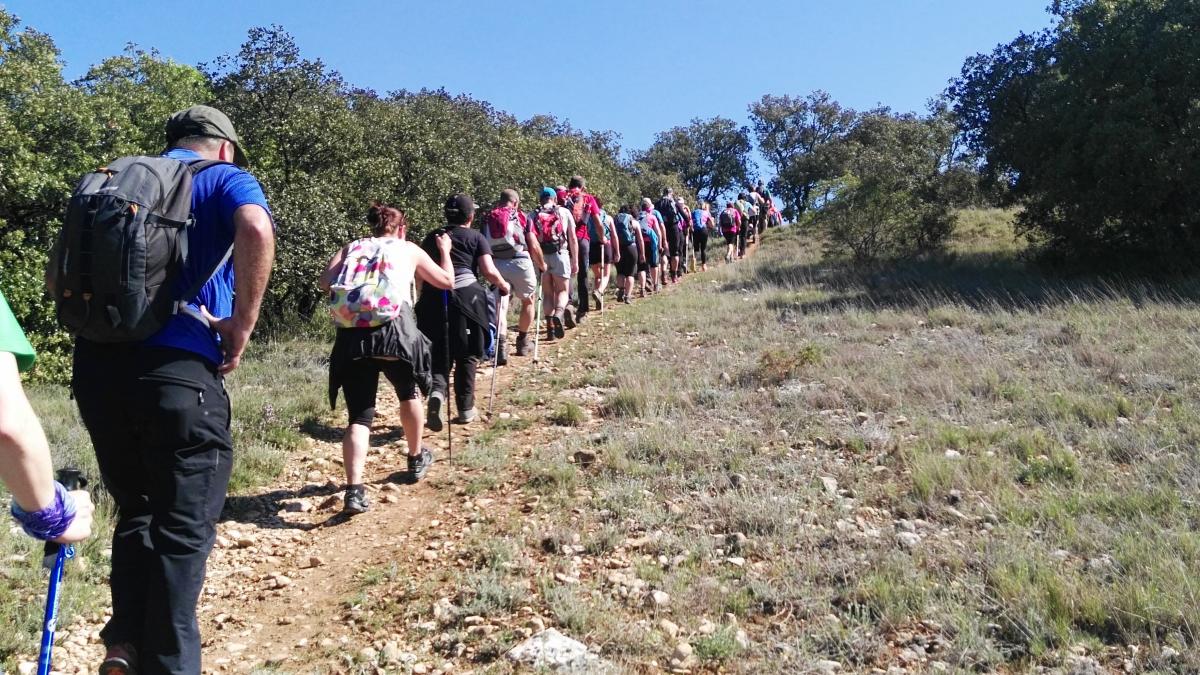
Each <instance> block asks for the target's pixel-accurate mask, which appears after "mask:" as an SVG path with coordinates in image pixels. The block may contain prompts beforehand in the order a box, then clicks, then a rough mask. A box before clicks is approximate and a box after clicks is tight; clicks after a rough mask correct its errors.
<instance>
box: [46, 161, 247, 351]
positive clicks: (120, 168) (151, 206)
mask: <svg viewBox="0 0 1200 675" xmlns="http://www.w3.org/2000/svg"><path fill="white" fill-rule="evenodd" d="M224 163H225V162H218V161H212V160H195V161H191V162H183V161H180V160H178V159H172V158H169V157H123V158H121V159H118V160H117V161H115V162H113V163H111V164H109V165H108V166H106V167H103V168H101V169H98V170H96V171H94V172H92V173H89V174H86V175H84V176H83V178H81V179H80V181H79V184H78V185H77V186H76V187H75V191H74V192H73V193H72V194H71V201H70V202H69V203H68V205H67V213H66V217H65V218H64V220H63V226H62V231H61V232H60V233H59V237H58V242H57V243H56V244H55V246H54V250H53V251H52V252H51V254H50V260H49V269H48V270H47V279H48V280H49V282H50V286H51V288H52V289H53V293H54V300H55V303H56V305H57V311H58V320H59V323H61V324H62V325H63V327H64V328H66V329H67V330H68V331H69V332H71V333H72V334H73V335H77V336H79V337H82V338H86V339H88V340H92V341H94V342H137V341H140V340H144V339H146V338H148V337H150V336H152V335H154V334H155V333H157V332H158V331H159V329H161V328H162V327H163V324H165V323H166V321H167V319H169V318H170V317H171V315H173V314H175V313H176V312H178V311H179V305H180V304H181V301H182V302H186V301H188V300H190V299H191V298H192V297H194V296H195V295H196V294H197V293H199V292H200V288H201V287H203V285H204V284H205V283H206V282H207V281H208V279H209V278H210V277H211V276H212V275H213V274H215V273H216V270H217V269H219V268H220V266H221V265H222V264H224V262H225V260H221V261H220V262H219V263H218V264H217V266H216V268H214V269H213V270H210V271H209V272H208V274H206V275H204V276H202V277H200V278H198V279H197V280H196V282H195V283H194V284H193V288H191V289H188V290H187V292H185V293H184V294H183V295H182V296H180V297H176V296H175V294H174V292H173V291H174V289H175V284H176V281H177V279H178V276H179V272H180V270H181V269H182V268H183V264H184V262H185V261H186V260H187V256H188V251H187V241H188V239H187V237H188V228H190V227H191V226H192V225H193V222H194V221H193V218H192V179H193V178H194V177H195V176H196V174H198V173H200V172H201V171H203V170H205V169H207V168H209V167H211V166H215V165H217V164H224ZM225 259H228V255H226V258H225Z"/></svg>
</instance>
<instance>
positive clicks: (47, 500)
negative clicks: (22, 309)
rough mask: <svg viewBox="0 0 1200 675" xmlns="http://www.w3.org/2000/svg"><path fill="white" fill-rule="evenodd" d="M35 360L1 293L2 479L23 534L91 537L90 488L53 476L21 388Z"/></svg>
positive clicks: (47, 447) (46, 448) (45, 446)
mask: <svg viewBox="0 0 1200 675" xmlns="http://www.w3.org/2000/svg"><path fill="white" fill-rule="evenodd" d="M33 361H34V352H33V347H31V346H30V344H29V340H27V339H25V333H23V332H22V331H21V326H19V325H18V324H17V320H16V318H15V317H13V314H12V310H10V309H9V308H8V302H7V301H6V300H5V299H4V294H3V293H0V480H2V481H3V482H4V486H5V487H6V488H8V491H9V493H11V495H12V503H11V505H10V506H9V512H10V513H12V516H13V518H14V519H15V520H16V521H17V523H19V524H20V525H21V529H23V530H24V531H25V534H28V535H29V536H31V537H33V538H34V539H41V540H43V541H56V542H59V543H61V544H69V543H71V542H76V541H81V540H83V539H86V538H87V537H88V536H90V535H91V533H92V511H93V510H94V507H93V506H92V499H91V497H90V496H89V495H88V493H87V491H86V490H71V491H68V490H67V489H66V488H65V487H63V485H62V483H59V482H58V481H56V480H54V474H53V472H52V468H53V463H52V461H51V458H50V445H49V444H48V443H47V442H46V434H45V432H44V431H42V425H41V424H40V423H39V422H38V419H37V416H36V415H35V414H34V412H33V408H32V407H30V405H29V399H27V398H26V397H25V390H24V389H23V388H22V387H21V375H20V373H22V372H24V371H26V370H29V368H31V367H32V366H33Z"/></svg>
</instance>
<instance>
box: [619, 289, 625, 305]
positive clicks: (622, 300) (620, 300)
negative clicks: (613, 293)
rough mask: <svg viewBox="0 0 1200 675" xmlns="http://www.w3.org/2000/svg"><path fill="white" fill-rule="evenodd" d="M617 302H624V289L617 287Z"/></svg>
mask: <svg viewBox="0 0 1200 675" xmlns="http://www.w3.org/2000/svg"><path fill="white" fill-rule="evenodd" d="M617 302H625V289H623V288H618V289H617Z"/></svg>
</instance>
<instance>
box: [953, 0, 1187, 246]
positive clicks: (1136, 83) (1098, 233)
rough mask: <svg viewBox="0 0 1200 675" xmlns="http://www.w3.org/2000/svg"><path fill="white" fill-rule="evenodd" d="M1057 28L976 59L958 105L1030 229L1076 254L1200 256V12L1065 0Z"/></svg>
mask: <svg viewBox="0 0 1200 675" xmlns="http://www.w3.org/2000/svg"><path fill="white" fill-rule="evenodd" d="M1051 11H1052V12H1053V13H1054V14H1055V15H1056V16H1057V17H1058V23H1057V25H1056V26H1055V27H1053V28H1051V29H1049V30H1046V31H1044V32H1041V33H1037V34H1033V35H1026V34H1022V35H1019V36H1018V37H1016V38H1015V39H1014V40H1012V41H1011V42H1009V43H1007V44H1003V45H1000V46H999V47H997V48H996V49H995V50H994V51H992V52H991V53H990V54H979V55H976V56H974V57H971V58H969V59H968V60H967V61H966V63H965V65H964V66H963V69H962V75H961V77H959V78H958V79H957V80H956V81H955V82H954V83H953V85H952V86H951V88H950V90H949V96H950V97H951V98H952V99H953V101H954V110H955V112H956V113H957V115H958V116H959V118H960V119H961V123H962V126H963V130H964V131H965V133H966V137H967V139H968V141H969V143H970V144H971V147H972V149H974V150H975V151H976V152H977V153H978V154H979V155H980V156H981V157H983V158H984V159H985V162H986V164H985V166H986V170H987V171H988V172H989V173H990V175H992V176H994V177H996V178H998V179H1000V180H1002V181H1004V182H1005V183H1007V185H1008V187H1009V188H1010V190H1011V195H1012V198H1013V199H1014V201H1015V202H1016V203H1017V204H1019V205H1020V206H1021V207H1022V212H1021V214H1020V216H1019V219H1018V222H1019V225H1020V226H1021V228H1022V229H1023V231H1024V232H1025V233H1026V234H1028V235H1029V236H1030V238H1032V239H1034V240H1035V241H1037V242H1040V243H1043V244H1045V245H1046V246H1048V247H1049V248H1050V249H1052V250H1054V251H1056V252H1058V253H1060V254H1063V255H1069V256H1070V257H1072V258H1073V259H1095V257H1096V256H1102V257H1105V258H1106V259H1108V260H1112V259H1113V258H1117V257H1119V258H1124V259H1125V260H1126V261H1128V260H1129V259H1131V258H1133V259H1137V260H1140V261H1142V262H1143V263H1145V264H1154V265H1161V264H1162V263H1168V264H1170V265H1171V266H1174V267H1182V266H1187V267H1191V266H1194V264H1195V262H1194V261H1195V259H1196V254H1197V253H1200V229H1198V228H1200V195H1198V194H1197V192H1196V190H1195V185H1196V184H1197V182H1198V181H1200V162H1197V161H1196V158H1197V157H1198V156H1200V133H1198V132H1200V104H1198V100H1200V99H1197V94H1196V92H1197V91H1198V90H1200V33H1197V31H1196V30H1195V28H1196V26H1197V25H1200V24H1198V22H1200V4H1197V3H1196V2H1194V1H1193V0H1059V1H1057V2H1055V3H1054V4H1053V5H1052V7H1051Z"/></svg>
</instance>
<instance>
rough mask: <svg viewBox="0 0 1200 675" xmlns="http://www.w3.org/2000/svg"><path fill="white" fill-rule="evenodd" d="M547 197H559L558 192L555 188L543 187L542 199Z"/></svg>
mask: <svg viewBox="0 0 1200 675" xmlns="http://www.w3.org/2000/svg"><path fill="white" fill-rule="evenodd" d="M546 197H554V198H555V199H558V193H557V192H555V191H554V188H552V187H544V188H542V199H545V198H546Z"/></svg>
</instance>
